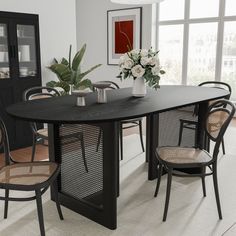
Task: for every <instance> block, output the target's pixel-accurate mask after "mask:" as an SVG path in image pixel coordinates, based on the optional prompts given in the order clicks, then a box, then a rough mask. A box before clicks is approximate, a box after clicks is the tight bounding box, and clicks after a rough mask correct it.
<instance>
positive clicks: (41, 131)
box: [23, 87, 88, 172]
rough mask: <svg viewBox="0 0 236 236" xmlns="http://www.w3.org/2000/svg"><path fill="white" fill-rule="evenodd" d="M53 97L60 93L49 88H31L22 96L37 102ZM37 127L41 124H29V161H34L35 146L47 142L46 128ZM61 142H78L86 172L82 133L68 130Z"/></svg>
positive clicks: (24, 98)
mask: <svg viewBox="0 0 236 236" xmlns="http://www.w3.org/2000/svg"><path fill="white" fill-rule="evenodd" d="M55 96H60V93H59V92H58V91H57V90H56V89H54V88H50V87H32V88H29V89H27V90H26V91H24V94H23V100H24V101H29V100H37V99H46V98H52V97H55ZM39 125H41V126H42V124H37V123H35V122H33V123H32V122H31V123H30V126H31V129H32V133H33V145H32V156H31V161H32V162H33V161H34V158H35V151H36V144H37V143H38V142H40V141H43V142H44V141H45V140H46V141H48V128H38V127H39ZM62 140H63V141H64V140H67V141H65V142H67V143H68V141H69V142H75V141H80V145H81V152H82V157H83V162H84V166H85V169H86V172H88V166H87V161H86V157H85V146H84V138H83V133H82V132H73V131H72V130H69V131H67V132H65V133H63V134H62Z"/></svg>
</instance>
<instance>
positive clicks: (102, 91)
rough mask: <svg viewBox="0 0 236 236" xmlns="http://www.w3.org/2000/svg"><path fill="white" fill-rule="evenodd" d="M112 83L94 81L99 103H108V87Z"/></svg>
mask: <svg viewBox="0 0 236 236" xmlns="http://www.w3.org/2000/svg"><path fill="white" fill-rule="evenodd" d="M110 86H111V83H109V82H96V83H93V87H95V88H96V90H97V93H98V96H97V103H107V94H106V88H109V87H110Z"/></svg>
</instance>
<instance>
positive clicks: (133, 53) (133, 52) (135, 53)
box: [130, 49, 140, 56]
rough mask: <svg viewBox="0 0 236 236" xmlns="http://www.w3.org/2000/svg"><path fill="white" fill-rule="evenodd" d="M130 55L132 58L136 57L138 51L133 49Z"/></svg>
mask: <svg viewBox="0 0 236 236" xmlns="http://www.w3.org/2000/svg"><path fill="white" fill-rule="evenodd" d="M130 53H131V55H132V56H137V55H138V54H139V53H140V49H133V50H132V51H131V52H130Z"/></svg>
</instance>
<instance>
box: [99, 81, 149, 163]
mask: <svg viewBox="0 0 236 236" xmlns="http://www.w3.org/2000/svg"><path fill="white" fill-rule="evenodd" d="M100 82H106V83H110V86H109V88H108V89H119V88H120V87H119V86H118V84H116V83H115V82H113V81H100ZM142 120H143V119H142V118H135V119H129V120H122V121H120V129H119V131H120V156H121V160H123V130H125V129H130V128H133V127H137V126H138V127H139V137H140V142H141V147H142V151H143V152H144V151H145V149H144V143H143V133H142V130H143V128H142ZM100 142H101V130H100V131H99V136H98V143H97V151H98V149H99V146H100Z"/></svg>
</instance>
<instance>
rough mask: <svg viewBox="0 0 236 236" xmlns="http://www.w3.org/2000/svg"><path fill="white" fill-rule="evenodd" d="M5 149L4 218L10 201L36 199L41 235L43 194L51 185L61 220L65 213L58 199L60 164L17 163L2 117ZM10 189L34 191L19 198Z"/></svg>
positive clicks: (1, 177)
mask: <svg viewBox="0 0 236 236" xmlns="http://www.w3.org/2000/svg"><path fill="white" fill-rule="evenodd" d="M2 148H3V150H4V157H5V165H4V166H3V167H2V168H1V169H0V188H1V189H4V190H5V196H4V197H3V196H1V197H0V200H3V201H4V202H5V206H4V219H6V218H7V214H8V202H9V201H31V200H34V199H35V200H36V203H37V210H38V219H39V227H40V232H41V236H44V235H45V229H44V220H43V208H42V195H43V194H44V193H45V192H46V190H47V189H48V188H49V187H50V186H51V188H52V191H53V194H54V199H55V202H56V206H57V211H58V214H59V217H60V219H61V220H63V215H62V212H61V207H60V203H59V200H58V186H57V182H56V178H57V176H58V174H59V172H60V166H59V165H58V164H57V163H54V162H48V161H47V162H22V163H16V162H13V160H12V159H11V158H10V150H9V141H8V136H7V131H6V127H5V125H4V123H3V121H2V119H1V118H0V149H2ZM10 190H14V191H34V192H35V195H34V196H32V197H26V198H23V197H21V198H18V197H9V192H10Z"/></svg>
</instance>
